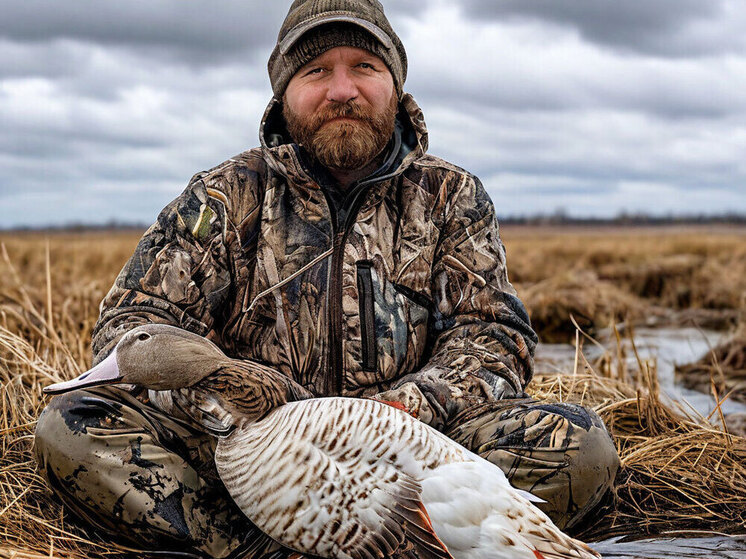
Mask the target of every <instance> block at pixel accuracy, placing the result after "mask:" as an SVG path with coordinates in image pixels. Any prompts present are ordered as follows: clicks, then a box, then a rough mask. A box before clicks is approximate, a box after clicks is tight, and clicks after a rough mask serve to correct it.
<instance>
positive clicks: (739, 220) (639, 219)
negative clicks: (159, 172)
mask: <svg viewBox="0 0 746 559" xmlns="http://www.w3.org/2000/svg"><path fill="white" fill-rule="evenodd" d="M498 218H499V220H500V223H501V224H503V225H556V226H561V225H568V226H570V225H586V226H589V227H592V226H628V227H636V226H664V225H746V214H740V213H727V214H720V215H712V214H679V215H673V214H668V215H647V214H643V213H626V212H622V213H620V214H619V215H617V216H615V217H576V216H572V215H569V214H567V213H566V212H565V211H563V210H556V211H555V212H553V213H551V214H533V215H508V216H500V215H498ZM149 226H150V224H146V223H134V222H132V223H124V222H119V221H109V222H107V223H100V224H89V223H68V224H65V225H55V226H46V227H38V226H36V227H32V226H24V227H12V228H0V231H6V232H24V231H26V232H49V233H86V232H105V231H111V232H137V231H144V230H145V229H147V228H148V227H149Z"/></svg>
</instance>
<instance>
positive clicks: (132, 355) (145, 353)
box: [44, 324, 230, 394]
mask: <svg viewBox="0 0 746 559" xmlns="http://www.w3.org/2000/svg"><path fill="white" fill-rule="evenodd" d="M229 361H230V359H229V358H228V357H226V356H225V354H224V353H223V352H222V351H221V350H220V348H218V346H216V345H215V344H214V343H212V342H211V341H209V340H207V339H206V338H203V337H202V336H199V335H197V334H193V333H192V332H187V331H186V330H182V329H181V328H176V327H174V326H167V325H165V324H147V325H144V326H138V327H137V328H134V329H133V330H130V331H129V332H127V333H126V334H125V335H124V336H122V338H121V339H120V340H119V343H118V344H117V346H116V347H115V348H114V350H113V351H112V352H111V353H110V354H109V356H108V357H107V358H106V359H104V360H103V361H101V362H100V363H98V364H97V365H96V366H95V367H93V368H91V369H90V370H89V371H86V372H85V373H83V374H82V375H80V376H79V377H78V378H75V379H73V380H69V381H66V382H59V383H57V384H52V385H50V386H47V387H46V388H45V389H44V392H46V393H48V394H61V393H63V392H68V391H70V390H76V389H78V388H86V387H90V386H99V385H102V384H136V385H138V386H143V387H145V388H149V389H151V390H175V389H178V388H186V387H189V386H192V385H194V384H196V383H197V382H199V381H200V380H202V379H203V378H205V377H206V376H208V375H209V374H211V373H212V372H214V371H216V370H217V369H219V368H220V367H221V366H223V365H225V363H226V362H229Z"/></svg>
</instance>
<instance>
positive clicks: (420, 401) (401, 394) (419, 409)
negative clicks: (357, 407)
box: [372, 382, 434, 424]
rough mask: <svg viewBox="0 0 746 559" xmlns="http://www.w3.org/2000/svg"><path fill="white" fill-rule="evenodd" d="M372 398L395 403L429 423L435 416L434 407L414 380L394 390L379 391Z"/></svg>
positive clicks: (396, 406)
mask: <svg viewBox="0 0 746 559" xmlns="http://www.w3.org/2000/svg"><path fill="white" fill-rule="evenodd" d="M372 399H373V400H378V401H379V402H383V403H386V404H389V405H393V406H394V407H395V408H399V409H401V410H403V411H405V412H407V413H408V414H409V415H411V416H412V417H414V418H415V419H419V420H420V421H422V422H424V423H427V424H430V423H431V422H432V420H433V418H434V413H433V409H432V407H431V406H430V404H429V403H428V401H427V398H425V395H424V394H423V393H422V391H421V390H420V389H419V388H418V387H417V385H416V384H415V383H413V382H407V383H404V384H402V385H401V386H400V387H399V388H396V389H394V390H387V391H386V392H379V393H378V394H376V395H375V396H373V398H372ZM397 404H398V405H397Z"/></svg>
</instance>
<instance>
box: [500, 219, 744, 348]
mask: <svg viewBox="0 0 746 559" xmlns="http://www.w3.org/2000/svg"><path fill="white" fill-rule="evenodd" d="M502 235H503V237H504V240H505V244H506V247H507V250H508V265H509V270H510V278H511V281H512V282H513V283H514V285H515V286H516V289H517V290H518V293H519V295H521V297H522V298H523V299H525V300H526V304H527V306H528V308H529V310H530V312H531V316H532V320H533V321H535V322H536V327H537V331H538V333H539V335H540V336H541V337H542V339H544V340H545V341H565V342H569V341H571V339H572V338H573V336H574V332H575V328H574V327H573V326H572V323H571V322H570V317H569V315H570V313H572V314H573V315H574V316H576V317H580V319H581V325H582V326H584V327H585V328H587V329H589V330H591V331H593V330H594V329H596V328H605V327H608V326H609V325H610V324H611V320H612V319H613V318H616V319H617V320H618V319H620V318H621V317H624V318H626V319H629V320H636V319H639V318H655V319H657V321H661V320H664V319H668V320H669V321H676V320H680V319H686V321H687V322H690V323H691V322H695V323H697V324H698V325H700V326H702V327H715V328H723V329H726V328H729V327H732V326H734V325H735V322H736V320H737V317H738V311H739V310H741V311H743V309H746V229H744V228H742V227H741V228H717V229H711V228H706V227H700V228H689V229H683V230H680V229H674V228H663V227H661V228H657V229H603V230H601V229H583V228H568V229H556V228H536V227H513V228H509V227H506V228H504V229H503V231H502Z"/></svg>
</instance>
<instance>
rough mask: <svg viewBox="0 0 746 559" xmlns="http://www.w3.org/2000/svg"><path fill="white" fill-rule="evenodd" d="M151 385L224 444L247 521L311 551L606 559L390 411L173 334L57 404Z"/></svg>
mask: <svg viewBox="0 0 746 559" xmlns="http://www.w3.org/2000/svg"><path fill="white" fill-rule="evenodd" d="M113 383H128V384H137V385H140V386H144V387H146V388H149V389H151V390H153V391H170V392H151V396H152V399H153V400H154V402H155V403H156V404H158V405H160V406H162V407H165V408H168V407H178V408H180V409H181V410H183V411H184V412H185V413H187V414H188V415H190V416H191V417H192V418H194V419H195V420H197V421H199V422H200V423H202V424H203V425H204V426H205V428H206V429H207V430H209V431H211V432H213V433H216V434H218V435H220V439H219V442H218V445H217V451H216V455H215V462H216V464H217V468H218V472H219V473H220V477H221V479H222V480H223V483H224V484H225V486H226V488H227V489H228V491H229V493H230V494H231V496H232V497H233V499H234V500H235V502H236V503H237V504H238V506H239V507H240V508H241V509H242V510H243V512H244V513H245V514H246V515H247V516H248V517H249V519H250V520H251V521H252V522H254V523H255V524H256V525H257V526H258V527H259V528H260V529H262V530H263V531H264V532H265V533H267V534H268V535H269V536H271V537H272V538H274V539H275V540H276V541H278V542H280V543H282V544H283V545H285V546H287V547H290V548H292V549H295V550H297V551H299V552H302V553H307V554H311V555H316V556H320V557H331V558H345V559H346V558H350V559H378V558H383V557H389V556H397V555H401V554H403V553H405V552H408V553H409V554H410V555H414V556H415V557H428V558H448V557H454V558H462V557H463V558H467V559H479V558H485V559H487V558H491V559H508V558H511V559H519V558H527V559H537V558H538V559H541V558H546V559H560V558H569V557H573V558H592V557H598V554H596V553H595V552H594V551H593V550H591V549H590V548H589V547H587V546H586V545H585V544H583V543H582V542H579V541H577V540H574V539H572V538H570V537H568V536H567V535H565V534H563V533H562V532H561V531H560V530H559V529H558V528H557V527H556V526H554V524H552V522H551V521H550V520H549V518H547V516H546V515H545V514H544V513H543V512H541V511H540V510H539V509H538V508H536V507H535V506H534V505H533V504H532V503H531V502H530V500H531V499H533V500H537V499H535V498H533V497H532V496H531V495H530V494H528V493H525V492H523V491H520V490H518V489H514V488H513V487H511V486H510V484H509V483H508V481H507V479H506V477H505V475H504V474H503V472H502V471H501V470H500V469H499V468H497V467H496V466H494V465H493V464H491V463H489V462H487V461H486V460H484V459H482V458H480V457H479V456H477V455H476V454H474V453H472V452H470V451H468V450H466V449H465V448H464V447H462V446H460V445H459V444H457V443H455V442H453V441H452V440H450V439H449V438H447V437H446V436H445V435H443V434H441V433H439V432H438V431H436V430H435V429H432V428H430V427H429V426H427V425H425V424H424V423H421V422H420V421H418V420H416V419H414V418H413V417H411V416H410V415H408V414H407V413H405V412H403V411H401V410H398V409H395V408H394V407H392V406H389V405H386V404H384V403H381V402H377V401H373V400H361V399H352V398H319V399H309V398H311V395H310V394H309V393H308V392H306V391H305V390H304V389H303V388H302V387H300V386H299V385H297V384H295V383H293V381H292V380H290V379H288V378H286V377H284V376H282V375H280V374H279V373H277V372H276V371H274V370H272V369H270V368H268V367H264V366H262V365H260V364H254V363H247V362H244V361H237V360H233V359H230V358H228V357H226V356H225V355H224V354H223V353H222V351H220V349H219V348H218V347H217V346H215V345H214V344H212V343H211V342H209V341H207V340H205V339H204V338H202V337H200V336H197V335H195V334H191V333H189V332H186V331H184V330H180V329H177V328H173V327H170V326H164V325H148V326H141V327H138V328H135V329H133V330H131V331H130V332H128V333H127V334H126V335H125V336H123V337H122V339H121V340H120V342H119V344H118V345H117V347H116V349H115V350H114V351H113V352H112V354H111V355H110V356H109V357H108V358H107V359H105V360H104V361H102V362H101V363H99V364H98V365H97V366H96V367H94V368H93V369H91V370H90V371H88V372H86V373H84V374H83V375H81V376H80V377H78V378H77V379H75V380H71V381H67V382H62V383H59V384H55V385H52V386H50V387H48V388H47V389H45V391H47V392H51V393H59V392H65V391H68V390H73V389H76V388H82V387H85V386H95V385H99V384H113Z"/></svg>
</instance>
